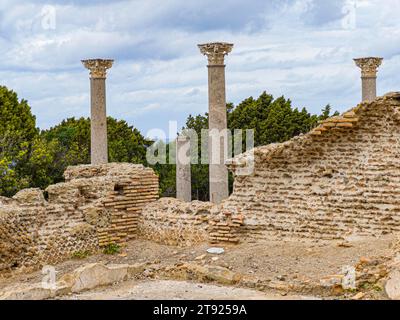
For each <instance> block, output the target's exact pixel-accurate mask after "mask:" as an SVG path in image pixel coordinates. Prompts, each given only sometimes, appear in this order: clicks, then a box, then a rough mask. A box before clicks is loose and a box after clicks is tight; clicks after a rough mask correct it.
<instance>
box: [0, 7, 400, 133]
mask: <svg viewBox="0 0 400 320" xmlns="http://www.w3.org/2000/svg"><path fill="white" fill-rule="evenodd" d="M399 14H400V1H399V0H358V1H354V0H353V1H346V0H286V1H285V0H279V1H278V0H253V1H252V0H247V1H243V0H224V1H216V0H202V1H198V0H141V1H134V0H130V1H116V0H113V1H109V0H88V1H78V0H74V1H72V0H70V1H67V0H65V1H62V0H57V1H51V0H49V1H41V0H36V1H24V0H0V57H1V59H0V84H1V85H6V86H7V87H9V88H11V89H13V90H15V91H16V92H17V93H18V94H19V97H20V98H24V99H27V100H28V101H29V104H30V105H31V107H32V109H33V113H34V114H35V115H36V117H37V124H38V126H39V127H40V128H49V127H51V126H54V125H56V124H57V123H59V122H60V121H61V120H62V119H65V118H67V117H73V116H75V117H80V116H88V115H89V99H90V97H89V78H88V77H89V72H88V71H87V70H86V69H84V67H83V66H82V65H81V63H80V60H81V59H85V58H112V59H115V65H114V67H113V68H112V69H111V70H110V71H109V73H108V78H107V109H108V114H109V115H111V116H113V117H116V118H119V119H125V120H127V121H128V122H129V123H130V124H133V125H134V126H136V127H138V128H139V129H140V130H141V131H142V132H143V133H144V134H146V132H147V131H148V130H149V129H152V128H161V129H165V130H167V128H168V121H169V120H176V121H178V124H179V127H180V126H182V125H183V124H184V122H185V119H186V118H187V116H188V115H189V114H199V113H204V112H205V111H207V101H208V100H207V68H206V64H207V60H206V57H204V56H202V55H201V54H200V53H199V51H198V48H197V44H198V43H204V42H212V41H226V42H232V43H234V45H235V47H234V49H233V51H232V53H231V54H230V55H229V56H228V57H227V58H226V65H227V67H226V81H227V100H228V101H229V102H234V103H238V102H240V101H242V100H243V99H245V98H247V97H249V96H253V97H258V96H259V95H260V94H261V92H262V91H264V90H266V91H267V92H268V93H271V94H273V95H274V96H275V97H278V96H280V95H284V96H285V97H287V98H290V99H292V101H293V105H294V106H296V107H299V108H302V107H306V108H307V109H308V110H309V111H310V112H313V113H318V112H319V111H320V110H321V109H322V107H324V106H325V105H326V104H328V103H330V104H331V105H332V106H333V108H334V109H335V110H339V111H344V110H346V109H348V108H350V107H352V106H354V105H355V104H356V103H357V102H358V101H359V100H360V95H361V92H360V91H361V90H360V70H359V69H358V68H357V67H356V66H355V64H354V62H353V61H352V59H353V58H354V57H362V56H381V57H384V58H385V61H384V64H383V65H382V67H381V68H380V71H379V75H378V94H379V95H382V94H384V93H386V92H389V91H395V90H399V89H400V55H399V54H400V19H399Z"/></svg>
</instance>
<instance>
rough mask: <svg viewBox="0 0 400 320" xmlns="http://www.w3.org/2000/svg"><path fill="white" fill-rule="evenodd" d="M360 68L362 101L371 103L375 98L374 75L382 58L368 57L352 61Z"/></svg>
mask: <svg viewBox="0 0 400 320" xmlns="http://www.w3.org/2000/svg"><path fill="white" fill-rule="evenodd" d="M354 61H355V63H356V65H357V66H358V67H359V68H361V81H362V101H372V100H375V98H376V74H377V72H378V67H379V66H380V65H381V64H382V61H383V58H377V57H369V58H359V59H354Z"/></svg>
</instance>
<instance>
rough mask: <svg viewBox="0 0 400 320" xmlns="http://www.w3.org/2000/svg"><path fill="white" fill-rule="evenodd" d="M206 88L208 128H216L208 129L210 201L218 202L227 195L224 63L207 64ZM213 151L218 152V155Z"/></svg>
mask: <svg viewBox="0 0 400 320" xmlns="http://www.w3.org/2000/svg"><path fill="white" fill-rule="evenodd" d="M208 90H209V98H208V99H209V111H208V125H209V129H210V130H213V129H217V130H218V131H215V132H213V131H210V138H209V161H210V166H209V171H210V173H209V175H210V176H209V179H210V201H211V202H213V203H220V202H221V201H222V200H224V199H226V198H227V197H228V196H229V188H228V169H227V167H226V166H225V160H226V159H225V155H226V146H227V144H226V143H225V141H224V139H226V138H227V137H224V133H225V130H226V129H227V114H226V93H225V66H224V65H209V66H208ZM213 152H219V155H214V154H213ZM215 160H217V161H215Z"/></svg>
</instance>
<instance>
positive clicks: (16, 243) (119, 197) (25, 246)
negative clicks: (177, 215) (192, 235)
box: [0, 163, 158, 273]
mask: <svg viewBox="0 0 400 320" xmlns="http://www.w3.org/2000/svg"><path fill="white" fill-rule="evenodd" d="M64 176H65V182H64V183H58V184H55V185H51V186H49V187H48V188H47V189H46V191H45V193H43V191H41V190H39V189H26V190H22V191H20V192H19V193H17V194H16V195H15V196H14V197H13V198H11V199H9V198H4V197H0V273H4V272H8V271H12V270H15V269H19V268H33V269H34V268H38V267H40V266H41V265H43V264H54V263H58V262H61V261H63V260H65V259H68V258H71V257H72V255H73V254H74V253H76V252H84V251H91V252H93V251H96V250H98V249H99V248H101V247H102V246H106V245H108V244H110V243H115V244H124V243H125V242H127V241H129V240H131V239H133V238H135V237H136V234H137V224H138V218H139V215H140V214H141V211H142V208H143V206H144V205H145V204H147V203H149V202H152V201H155V200H156V199H157V198H158V177H157V176H156V175H155V174H154V172H153V170H152V169H149V168H145V167H143V166H142V165H134V164H128V163H120V164H116V163H110V164H104V165H96V166H91V165H82V166H76V167H69V168H68V169H67V170H66V172H65V173H64ZM44 194H46V197H48V199H47V200H46V199H45V197H44Z"/></svg>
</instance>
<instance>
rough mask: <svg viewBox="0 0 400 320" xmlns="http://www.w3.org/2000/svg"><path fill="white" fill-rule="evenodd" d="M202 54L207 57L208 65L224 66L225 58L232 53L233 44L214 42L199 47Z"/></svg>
mask: <svg viewBox="0 0 400 320" xmlns="http://www.w3.org/2000/svg"><path fill="white" fill-rule="evenodd" d="M198 47H199V49H200V52H201V53H202V54H204V55H205V56H207V58H208V65H210V66H212V65H224V57H225V56H226V55H227V54H229V53H230V52H231V51H232V48H233V44H231V43H226V42H212V43H205V44H199V45H198Z"/></svg>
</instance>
